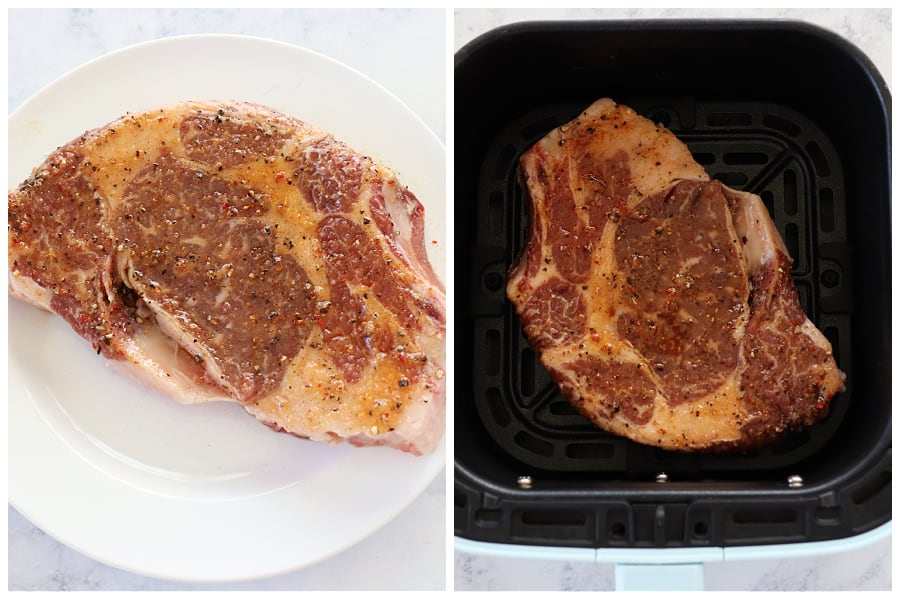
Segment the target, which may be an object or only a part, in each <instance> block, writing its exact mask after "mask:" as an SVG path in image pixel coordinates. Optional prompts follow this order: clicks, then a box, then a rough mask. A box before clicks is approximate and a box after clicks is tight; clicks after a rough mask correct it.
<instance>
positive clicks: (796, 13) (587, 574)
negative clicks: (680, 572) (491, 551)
mask: <svg viewBox="0 0 900 600" xmlns="http://www.w3.org/2000/svg"><path fill="white" fill-rule="evenodd" d="M639 18H767V19H768V18H771V19H793V20H799V21H807V22H810V23H814V24H817V25H819V26H822V27H824V28H826V29H829V30H832V31H834V32H836V33H837V34H839V35H841V36H843V37H844V38H846V39H848V40H849V41H851V42H852V43H853V44H855V45H856V46H858V47H859V48H860V49H861V50H862V51H863V52H865V53H866V55H867V56H869V58H870V59H871V60H872V61H873V63H874V64H875V66H876V67H877V68H878V70H879V72H880V73H881V75H882V77H884V79H885V81H886V82H887V84H888V87H890V85H891V11H890V9H882V10H847V9H841V10H835V9H796V10H795V9H725V10H714V9H703V10H700V9H557V10H547V9H534V10H531V9H528V10H525V9H489V10H462V9H458V10H456V11H454V51H456V50H459V49H460V48H461V47H462V46H463V45H465V44H466V43H468V42H469V41H471V40H472V39H474V38H475V37H477V36H478V35H480V34H482V33H484V32H486V31H489V30H491V29H493V28H495V27H498V26H501V25H505V24H508V23H512V22H517V21H529V20H551V19H639ZM454 560H455V572H454V588H455V589H456V590H458V591H462V590H612V589H614V588H615V583H616V582H615V565H614V564H612V563H596V564H594V563H586V562H577V561H572V560H536V559H531V558H511V557H506V556H491V555H487V554H468V553H465V552H460V551H459V550H457V551H456V553H455V557H454ZM704 577H705V581H704V584H705V589H707V590H890V589H891V582H892V579H891V538H890V537H888V538H887V539H882V540H881V541H878V542H877V543H874V544H872V545H869V546H866V547H864V548H859V549H855V550H852V551H847V552H840V553H837V554H827V555H822V556H806V557H800V558H790V559H765V560H749V561H739V562H730V561H722V562H712V563H706V564H705V566H704Z"/></svg>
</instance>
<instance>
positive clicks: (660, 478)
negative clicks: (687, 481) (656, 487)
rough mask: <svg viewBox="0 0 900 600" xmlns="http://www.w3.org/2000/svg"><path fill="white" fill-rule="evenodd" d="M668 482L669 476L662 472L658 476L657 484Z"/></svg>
mask: <svg viewBox="0 0 900 600" xmlns="http://www.w3.org/2000/svg"><path fill="white" fill-rule="evenodd" d="M667 481H669V476H668V475H666V474H665V473H662V472H660V473H657V474H656V483H666V482H667Z"/></svg>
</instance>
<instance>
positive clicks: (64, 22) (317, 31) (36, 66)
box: [7, 9, 447, 590]
mask: <svg viewBox="0 0 900 600" xmlns="http://www.w3.org/2000/svg"><path fill="white" fill-rule="evenodd" d="M445 16H446V13H445V11H444V10H440V9H439V10H370V11H361V10H280V9H279V10H268V9H257V10H220V9H216V10H182V9H146V10H144V9H141V10H115V11H113V10H93V9H75V10H58V9H52V10H50V9H47V10H11V11H10V12H9V13H8V48H9V63H8V64H9V66H8V68H9V71H8V73H9V79H8V83H9V87H8V93H9V95H8V102H9V105H8V110H7V114H8V113H9V112H11V111H12V110H14V109H15V108H16V107H17V106H18V105H19V104H21V103H22V102H23V101H24V100H25V99H27V98H28V97H29V96H31V95H32V94H34V93H35V92H37V91H38V90H39V89H41V88H42V87H44V86H45V85H47V84H48V83H50V82H51V81H53V80H54V79H56V78H57V77H59V76H60V75H62V74H64V73H65V72H67V71H69V70H70V69H72V68H74V67H77V66H78V65H80V64H82V63H84V62H86V61H88V60H91V59H93V58H95V57H98V56H100V55H102V54H105V53H107V52H110V51H113V50H116V49H118V48H122V47H125V46H129V45H132V44H135V43H138V42H143V41H147V40H151V39H156V38H160V37H166V36H171V35H179V34H189V33H234V34H244V35H253V36H259V37H266V38H270V39H275V40H279V41H283V42H288V43H292V44H295V45H298V46H302V47H305V48H309V49H311V50H315V51H317V52H320V53H322V54H325V55H327V56H330V57H332V58H334V59H336V60H338V61H340V62H343V63H344V64H346V65H349V66H350V67H353V68H355V69H356V70H358V71H360V72H362V73H363V74H365V75H367V76H368V77H370V78H371V79H373V80H375V81H377V82H378V83H380V84H381V85H382V86H384V87H385V88H387V89H388V90H389V91H391V92H392V93H393V94H394V95H395V96H397V97H398V98H400V100H402V101H403V102H404V103H405V104H407V105H408V106H409V107H410V108H412V110H413V111H415V112H416V113H417V114H418V115H419V116H420V117H421V118H422V119H423V120H424V121H425V122H426V124H427V125H428V126H429V127H431V128H432V130H433V131H434V132H435V133H436V134H437V135H438V137H440V138H441V139H442V140H443V139H444V137H445V113H444V103H445V73H446V60H445V57H446V53H445V22H446V19H445ZM445 473H446V471H443V472H442V473H441V474H439V475H438V477H437V478H436V479H435V481H434V482H433V483H432V484H431V485H430V486H429V487H428V488H427V489H426V491H425V492H424V493H423V494H422V495H421V496H420V497H419V498H418V499H417V500H416V501H415V502H414V503H413V504H412V505H410V506H409V507H408V508H407V509H406V510H405V511H404V512H402V513H401V514H400V515H399V516H398V517H396V518H395V519H394V520H393V521H391V522H390V523H389V524H387V525H386V526H385V527H384V528H382V529H381V530H379V531H377V532H376V533H375V534H373V535H372V536H370V537H369V538H367V539H365V540H363V541H362V542H361V543H359V544H358V545H356V546H354V547H352V548H350V549H348V550H346V551H344V552H342V553H341V554H339V555H337V556H335V557H332V558H330V559H327V560H325V561H324V562H320V563H317V564H315V565H312V566H310V567H308V568H305V569H301V570H297V571H295V572H291V573H287V574H283V575H280V576H277V577H272V578H268V579H261V580H255V581H249V582H243V583H238V584H215V585H203V584H182V583H178V582H170V581H163V580H158V579H151V578H147V577H142V576H139V575H135V574H132V573H128V572H125V571H122V570H119V569H115V568H112V567H109V566H107V565H104V564H101V563H98V562H96V561H94V560H92V559H90V558H88V557H86V556H84V555H82V554H80V553H78V552H76V551H74V550H72V549H70V548H68V547H66V546H64V545H62V544H60V543H59V542H57V541H56V540H54V539H53V538H51V537H50V536H48V535H46V534H45V533H44V532H42V531H41V530H40V529H38V528H37V527H35V526H34V525H33V524H32V523H30V522H29V521H28V520H27V519H25V518H24V517H23V516H22V515H20V514H19V513H18V512H17V511H16V510H15V509H13V508H12V507H10V508H9V511H8V523H7V524H8V540H9V547H8V551H9V554H8V557H9V560H8V586H9V589H10V590H197V589H214V590H268V589H275V590H304V589H305V590H322V589H338V590H339V589H360V590H380V589H412V590H442V589H444V588H445V586H446V564H447V558H446V557H447V536H446V519H445V513H446V506H445V504H446V503H445V498H446V494H445V490H446V474H445Z"/></svg>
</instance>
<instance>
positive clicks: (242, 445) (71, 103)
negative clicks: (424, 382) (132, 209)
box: [9, 35, 444, 581]
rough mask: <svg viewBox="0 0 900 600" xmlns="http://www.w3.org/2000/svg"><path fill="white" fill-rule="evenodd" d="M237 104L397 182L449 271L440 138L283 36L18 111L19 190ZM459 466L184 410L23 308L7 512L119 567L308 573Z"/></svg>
mask: <svg viewBox="0 0 900 600" xmlns="http://www.w3.org/2000/svg"><path fill="white" fill-rule="evenodd" d="M184 63H187V64H188V65H189V68H175V66H176V65H179V64H184ZM225 98H232V99H239V100H247V101H253V102H259V103H262V104H265V105H268V106H271V107H273V108H275V109H278V110H280V111H282V112H285V113H287V114H290V115H293V116H296V117H298V118H300V119H303V120H306V121H308V122H310V123H312V124H314V125H317V126H318V127H321V128H322V129H325V130H326V131H329V132H331V133H333V134H334V135H335V136H336V137H337V138H338V139H341V140H343V141H345V142H347V143H349V144H350V145H351V146H353V147H354V148H356V149H357V150H359V151H360V152H363V153H366V154H369V155H370V156H373V157H375V158H376V159H377V160H379V161H380V162H383V163H384V164H386V165H389V166H391V167H393V168H394V169H395V170H397V171H398V172H399V173H400V175H401V177H402V178H403V180H404V181H405V182H406V183H407V184H408V185H409V186H410V188H411V189H412V190H413V191H414V192H415V193H416V195H417V196H418V197H419V199H420V200H421V201H422V203H423V204H424V205H425V208H426V236H427V238H426V239H427V242H429V243H428V244H427V245H428V246H429V251H430V252H431V257H432V262H433V264H434V265H435V268H436V269H437V270H438V272H439V274H441V275H443V270H444V261H443V256H442V252H443V247H444V238H443V230H442V227H441V226H440V225H441V224H442V223H443V214H444V148H443V146H442V145H441V143H440V141H439V140H438V139H437V138H436V137H435V136H434V134H433V133H432V132H431V131H430V130H429V129H428V127H427V126H426V125H425V124H424V123H423V122H422V121H421V120H420V119H419V118H418V117H417V116H415V115H414V114H413V113H412V112H411V111H410V110H409V109H407V108H406V107H405V106H404V105H403V104H402V103H400V101H399V100H397V99H396V98H395V97H393V96H392V95H390V94H389V93H388V92H387V91H385V90H384V89H383V88H381V87H380V86H378V85H377V84H375V83H373V82H372V81H371V80H369V79H367V78H365V77H364V76H362V75H361V74H359V73H357V72H356V71H353V70H351V69H349V68H348V67H346V66H344V65H342V64H340V63H338V62H335V61H333V60H331V59H328V58H326V57H323V56H321V55H318V54H315V53H313V52H310V51H307V50H304V49H301V48H297V47H294V46H289V45H286V44H282V43H277V42H272V41H268V40H261V39H257V38H248V37H242V36H220V35H201V36H184V37H177V38H167V39H163V40H158V41H154V42H149V43H145V44H140V45H138V46H132V47H130V48H126V49H124V50H121V51H118V52H114V53H112V54H109V55H106V56H104V57H101V58H99V59H97V60H95V61H92V62H90V63H88V64H86V65H84V66H82V67H80V68H79V69H77V70H75V71H73V72H71V73H69V74H68V75H66V76H64V77H62V78H61V79H59V80H57V81H56V82H55V83H53V84H51V85H50V86H48V87H47V88H45V89H44V90H42V91H41V92H39V93H38V94H37V95H35V96H34V97H32V98H30V99H29V100H28V101H27V102H26V103H25V104H24V105H23V106H21V107H20V108H19V109H18V110H16V111H15V112H14V113H13V114H12V115H11V116H10V119H9V182H10V185H11V186H13V185H16V184H17V183H18V182H19V181H21V180H22V179H24V178H25V177H26V176H27V175H28V174H29V172H30V170H31V169H32V168H33V167H35V166H37V165H38V164H40V163H41V162H42V161H43V159H44V158H45V157H46V155H47V154H48V153H49V152H51V151H52V150H54V149H55V148H56V147H58V146H60V145H62V144H64V143H66V142H68V141H70V140H71V139H73V138H75V137H77V136H78V135H80V134H81V133H82V132H83V131H85V130H87V129H92V128H94V127H97V126H100V125H103V124H104V123H106V122H109V121H111V120H113V119H115V118H117V117H118V116H121V115H122V114H124V113H125V112H129V111H131V112H135V111H138V110H142V109H146V108H152V107H154V106H158V105H162V104H166V103H170V102H175V101H179V100H187V99H198V100H200V99H207V100H210V99H225ZM429 217H430V218H429ZM432 240H433V241H434V242H436V243H430V242H431V241H432ZM443 464H444V449H443V445H442V446H441V447H440V448H438V450H437V451H436V452H435V453H433V454H431V455H429V456H425V457H413V456H410V455H408V454H405V453H401V452H398V451H396V450H391V449H385V448H351V447H348V446H336V447H332V446H328V445H325V444H317V443H313V442H308V441H304V440H300V439H297V438H295V437H293V436H289V435H284V434H276V433H274V432H272V431H271V430H269V429H268V428H266V427H264V426H262V425H260V424H259V423H257V422H256V420H255V419H253V418H252V417H251V416H249V415H248V414H246V413H245V412H244V411H243V409H242V408H241V407H239V406H237V405H234V404H211V405H201V406H181V405H179V404H177V403H175V402H174V401H172V400H169V399H168V398H164V397H162V396H160V395H158V394H155V393H153V392H151V391H148V390H147V389H145V388H143V387H142V386H140V385H139V384H137V383H135V382H133V381H132V380H130V379H128V378H127V377H125V376H121V375H119V374H117V373H116V372H115V371H114V370H112V369H110V368H108V367H107V366H105V364H104V362H103V360H102V359H100V358H99V357H97V356H95V355H94V353H93V352H92V351H91V349H90V346H89V345H88V344H87V343H86V342H85V341H83V340H82V339H81V338H79V337H77V336H76V335H75V334H74V333H73V332H72V331H71V330H70V329H69V327H68V325H66V324H65V323H64V322H63V321H62V319H60V318H58V317H55V316H53V315H50V314H48V313H46V312H44V311H41V310H38V309H35V308H33V307H30V306H27V305H25V304H23V303H20V302H18V301H14V300H11V301H10V303H9V501H10V503H11V504H12V505H13V506H14V507H15V508H16V509H17V510H18V511H20V512H21V513H22V514H23V515H24V516H26V517H27V518H28V519H30V520H31V521H32V522H33V523H35V524H36V525H37V526H38V527H40V528H41V529H43V530H44V531H46V532H47V533H49V534H50V535H52V536H53V537H55V538H56V539H58V540H60V541H61V542H63V543H65V544H66V545H68V546H71V547H72V548H75V549H76V550H79V551H80V552H82V553H84V554H87V555H88V556H91V557H93V558H95V559H97V560H100V561H102V562H105V563H107V564H110V565H113V566H116V567H119V568H122V569H126V570H129V571H133V572H136V573H140V574H143V575H149V576H155V577H163V578H167V579H178V580H184V581H235V580H242V579H249V578H256V577H263V576H269V575H274V574H278V573H282V572H285V571H288V570H291V569H296V568H299V567H302V566H307V565H310V564H312V563H314V562H317V561H319V560H322V559H324V558H327V557H329V556H332V555H334V554H336V553H338V552H340V551H342V550H344V549H346V548H348V547H350V546H351V545H353V544H355V543H357V542H359V541H360V540H362V539H363V538H365V537H366V536H368V535H369V534H371V533H372V532H374V531H375V530H377V529H378V528H380V527H381V526H382V525H384V524H385V523H387V522H388V521H389V520H391V519H392V518H393V517H394V516H396V515H397V514H398V513H399V512H401V511H402V510H403V509H404V508H405V507H406V506H408V505H409V504H410V503H411V502H412V501H413V500H414V499H415V498H416V497H417V496H418V495H419V494H420V493H421V492H422V491H423V490H424V489H425V488H426V487H427V486H428V484H429V483H430V482H431V481H432V480H433V479H434V477H435V476H436V475H437V473H438V472H439V471H440V470H441V468H442V466H443Z"/></svg>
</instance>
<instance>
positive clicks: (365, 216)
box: [8, 101, 445, 454]
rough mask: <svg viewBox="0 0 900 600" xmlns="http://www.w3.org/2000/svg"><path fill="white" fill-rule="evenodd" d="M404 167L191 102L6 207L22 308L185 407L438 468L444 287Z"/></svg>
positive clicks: (124, 133) (48, 173) (123, 125)
mask: <svg viewBox="0 0 900 600" xmlns="http://www.w3.org/2000/svg"><path fill="white" fill-rule="evenodd" d="M423 219H424V209H423V207H422V205H421V204H420V202H419V201H418V200H417V199H416V197H415V196H414V194H413V192H411V191H410V190H409V189H407V188H406V187H405V186H404V185H403V184H402V183H401V181H400V180H399V179H398V177H397V175H396V174H395V173H394V172H393V171H391V170H390V169H389V168H386V167H384V166H381V165H378V164H376V163H375V162H374V161H372V160H371V159H369V158H367V157H365V156H362V155H360V154H359V153H357V152H355V151H354V150H352V149H351V148H349V147H348V146H346V145H345V144H343V143H341V142H339V141H337V140H335V139H334V138H333V137H332V136H331V135H329V134H327V133H325V132H323V131H321V130H319V129H317V128H315V127H314V126H311V125H309V124H306V123H304V122H301V121H299V120H297V119H294V118H292V117H288V116H286V115H283V114H280V113H278V112H276V111H274V110H271V109H269V108H266V107H262V106H258V105H254V104H248V103H241V102H230V101H229V102H221V103H215V102H185V103H181V104H177V105H172V106H167V107H163V108H160V109H158V110H151V111H147V112H140V113H136V114H129V115H126V116H124V117H122V118H120V119H118V120H117V121H115V122H112V123H109V124H108V125H105V126H103V127H100V128H98V129H95V130H92V131H88V132H86V133H85V134H84V135H82V136H81V137H79V138H78V139H76V140H74V141H72V142H70V143H68V144H66V145H64V146H62V147H60V148H59V149H57V150H56V151H55V152H53V153H52V154H51V155H50V156H49V157H48V158H47V160H46V162H44V163H43V164H42V165H40V166H38V167H37V168H36V169H35V170H34V171H33V172H32V174H31V176H30V177H28V179H27V180H25V181H24V182H23V183H21V185H19V186H18V188H17V189H16V190H15V191H12V192H10V194H9V232H8V234H9V273H10V280H9V285H10V293H11V294H12V295H13V296H14V297H17V298H20V299H22V300H25V301H26V302H30V303H32V304H35V305H37V306H40V307H43V308H46V309H48V310H50V311H52V312H54V313H56V314H58V315H59V316H61V317H62V318H64V319H65V320H66V321H67V322H68V323H69V324H70V325H71V326H72V328H73V329H74V330H75V331H76V332H77V333H78V334H79V335H81V336H82V337H84V338H85V339H86V340H87V341H89V342H90V343H91V345H92V346H93V348H94V350H95V351H96V352H97V353H98V354H101V355H103V356H104V357H105V358H106V359H108V360H109V363H110V364H111V365H114V366H117V367H119V368H121V369H123V370H125V371H127V372H129V373H130V374H131V375H133V376H135V377H137V378H138V379H139V380H141V381H142V382H144V383H145V384H147V385H149V386H151V387H153V388H155V389H157V390H158V391H160V392H162V393H164V394H167V395H169V396H171V397H172V398H174V399H176V400H178V401H180V402H183V403H196V402H207V401H213V400H228V401H235V402H239V403H241V404H242V405H243V406H244V408H246V410H247V411H248V412H250V413H251V414H253V415H255V416H256V417H257V418H258V419H259V420H261V421H262V422H264V423H265V424H267V425H269V426H271V427H272V428H274V429H277V430H284V431H287V432H290V433H293V434H295V435H298V436H301V437H305V438H311V439H314V440H321V441H328V442H337V441H341V440H349V442H351V443H352V444H355V445H388V446H393V447H396V448H399V449H401V450H405V451H408V452H412V453H414V454H421V453H427V452H430V451H432V450H433V449H434V448H435V447H436V445H437V444H438V442H439V441H440V439H441V438H442V435H443V431H444V421H445V416H444V371H443V368H444V334H445V314H444V313H445V308H444V298H445V295H444V288H443V284H442V283H441V281H440V279H439V278H438V276H437V275H436V273H435V271H434V269H433V268H432V265H431V263H430V262H429V259H428V256H427V252H426V246H425V242H424V221H423Z"/></svg>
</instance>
